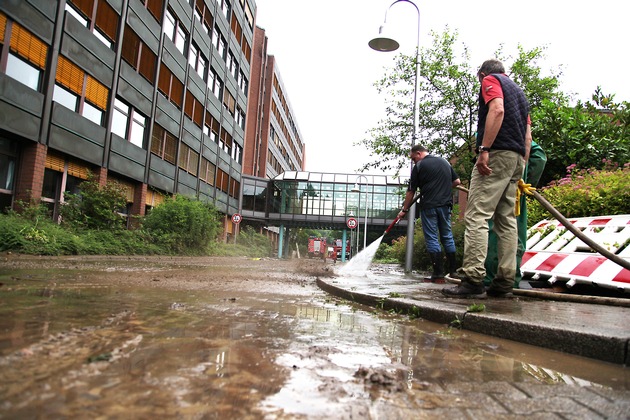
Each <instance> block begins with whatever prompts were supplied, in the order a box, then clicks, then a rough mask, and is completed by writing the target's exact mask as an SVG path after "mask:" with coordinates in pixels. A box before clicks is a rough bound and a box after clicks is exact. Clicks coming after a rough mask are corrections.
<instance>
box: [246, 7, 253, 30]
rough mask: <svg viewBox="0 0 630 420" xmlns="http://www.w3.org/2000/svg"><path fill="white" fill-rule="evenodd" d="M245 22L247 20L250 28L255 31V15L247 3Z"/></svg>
mask: <svg viewBox="0 0 630 420" xmlns="http://www.w3.org/2000/svg"><path fill="white" fill-rule="evenodd" d="M245 20H247V24H248V25H249V28H250V29H254V14H253V13H252V9H250V8H249V4H248V3H245Z"/></svg>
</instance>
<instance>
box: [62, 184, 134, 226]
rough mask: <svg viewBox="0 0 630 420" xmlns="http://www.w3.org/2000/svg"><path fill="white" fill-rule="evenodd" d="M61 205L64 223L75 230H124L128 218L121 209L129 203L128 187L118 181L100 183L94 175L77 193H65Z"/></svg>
mask: <svg viewBox="0 0 630 420" xmlns="http://www.w3.org/2000/svg"><path fill="white" fill-rule="evenodd" d="M64 199H65V203H64V205H63V206H61V208H60V213H61V220H62V223H63V224H65V225H68V226H70V227H72V228H74V229H97V230H100V229H105V230H112V229H115V230H122V229H124V228H125V222H126V220H125V218H124V217H123V216H121V215H120V214H119V213H118V212H121V211H123V210H124V209H125V206H126V205H127V194H126V191H125V189H124V188H123V187H122V186H121V185H120V184H118V183H117V182H115V181H114V182H107V183H106V184H105V185H104V186H101V185H99V183H98V181H97V180H96V178H94V176H93V175H92V174H90V175H89V176H88V179H87V180H86V181H83V182H82V183H81V186H80V192H79V193H77V194H71V193H67V192H66V193H64Z"/></svg>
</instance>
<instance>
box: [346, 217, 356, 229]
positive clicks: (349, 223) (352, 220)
mask: <svg viewBox="0 0 630 420" xmlns="http://www.w3.org/2000/svg"><path fill="white" fill-rule="evenodd" d="M346 225H347V226H348V227H349V228H350V229H354V228H356V227H357V226H358V225H359V222H357V219H355V218H354V217H351V218H349V219H348V221H347V222H346Z"/></svg>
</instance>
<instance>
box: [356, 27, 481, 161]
mask: <svg viewBox="0 0 630 420" xmlns="http://www.w3.org/2000/svg"><path fill="white" fill-rule="evenodd" d="M431 36H432V37H433V45H432V46H431V47H430V48H428V49H421V50H420V52H419V62H418V63H419V64H418V65H419V71H420V77H419V80H418V91H417V102H418V109H419V112H418V114H419V127H418V132H417V133H418V136H417V139H416V143H422V144H423V145H425V146H426V147H427V148H428V149H429V150H430V151H431V152H432V153H435V154H438V155H442V156H450V155H452V154H454V153H455V152H456V151H458V150H459V149H460V148H461V146H462V144H464V145H465V146H466V147H467V148H468V149H469V150H470V151H471V152H472V149H473V148H474V130H475V128H476V126H475V125H476V110H477V97H476V92H477V90H478V88H479V85H478V84H479V82H478V81H477V79H476V76H475V73H474V71H472V69H471V68H470V66H469V64H468V62H469V57H468V50H467V47H466V46H465V45H463V44H462V49H463V52H462V54H461V56H460V57H457V56H456V54H455V51H454V50H455V46H456V45H455V44H456V41H457V33H456V32H454V33H451V32H450V31H449V30H448V28H447V29H446V30H445V31H444V32H443V33H442V34H438V33H436V32H432V33H431ZM415 64H416V57H415V56H408V55H404V54H400V55H398V56H397V57H396V59H395V63H394V67H393V68H391V69H389V70H388V71H387V73H386V74H385V76H384V77H383V78H382V79H381V80H379V81H377V82H376V83H375V86H376V88H377V90H378V92H379V93H382V94H384V95H385V97H386V98H387V99H386V100H385V103H386V115H387V118H386V119H385V120H382V121H380V122H379V125H378V126H377V127H375V128H373V129H372V130H370V131H369V134H370V135H371V138H367V139H364V140H361V141H360V142H359V143H358V144H359V145H362V146H364V147H367V148H368V149H370V150H372V156H374V157H375V159H374V161H373V162H370V163H367V164H366V165H364V167H363V168H362V169H363V170H367V169H381V170H383V171H392V170H394V171H395V172H397V173H398V172H399V171H400V169H402V168H403V167H407V166H408V163H409V161H408V159H406V156H407V155H408V153H409V148H410V147H411V139H412V133H413V114H414V110H413V96H414V88H415Z"/></svg>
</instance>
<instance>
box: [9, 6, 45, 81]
mask: <svg viewBox="0 0 630 420" xmlns="http://www.w3.org/2000/svg"><path fill="white" fill-rule="evenodd" d="M0 31H1V33H0V43H1V44H4V43H5V35H6V37H7V39H8V40H9V51H8V54H7V55H8V56H7V61H6V67H5V68H4V69H2V70H3V71H4V72H5V73H6V75H7V76H9V77H11V78H13V79H15V80H17V81H18V82H20V83H22V84H24V85H26V86H28V87H30V88H31V89H33V90H36V91H38V92H39V91H40V89H41V88H42V75H43V73H44V70H46V58H47V56H48V46H47V45H46V44H45V43H43V42H42V41H40V40H39V39H38V38H36V37H35V36H34V35H33V34H31V32H29V31H28V30H26V29H25V28H23V27H22V26H20V25H19V24H18V23H15V22H13V21H10V20H8V19H7V17H6V16H5V15H4V14H2V13H0Z"/></svg>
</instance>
